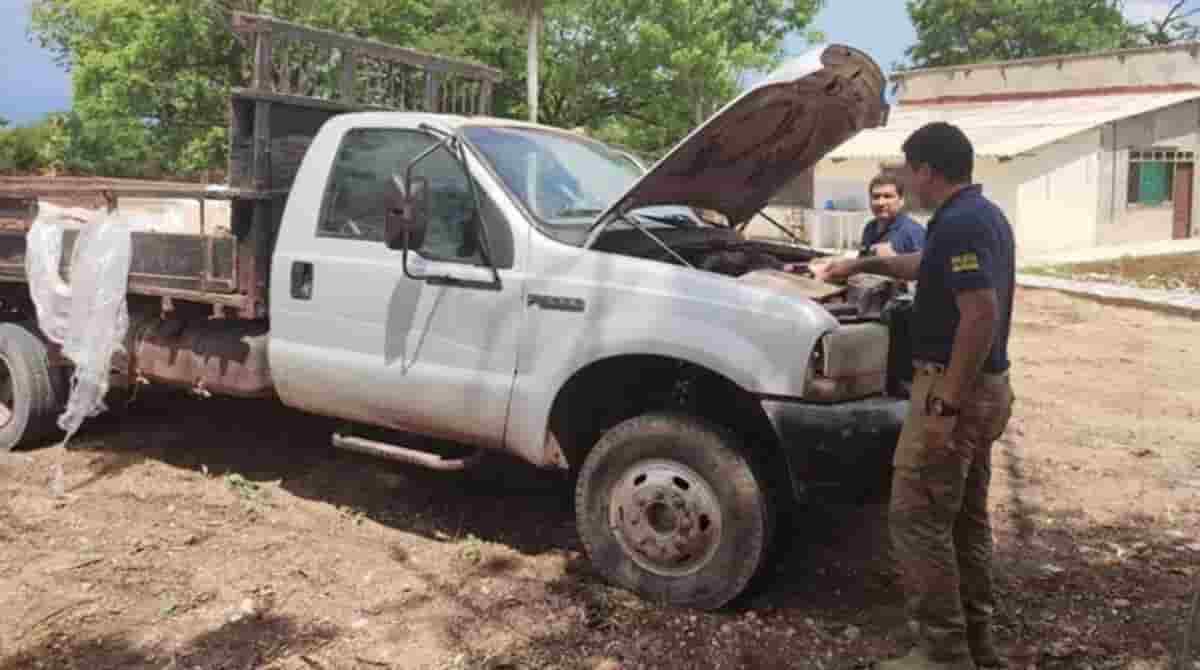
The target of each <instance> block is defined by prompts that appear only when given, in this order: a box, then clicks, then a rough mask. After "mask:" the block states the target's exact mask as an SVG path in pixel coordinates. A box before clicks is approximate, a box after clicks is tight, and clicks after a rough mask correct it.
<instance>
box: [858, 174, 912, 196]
mask: <svg viewBox="0 0 1200 670" xmlns="http://www.w3.org/2000/svg"><path fill="white" fill-rule="evenodd" d="M889 184H890V185H892V186H895V187H896V195H898V196H900V197H901V198H903V197H904V182H902V181H900V178H899V177H897V176H896V175H891V174H879V175H875V178H874V179H872V180H871V183H870V184H867V193H874V192H875V188H876V187H878V186H887V185H889Z"/></svg>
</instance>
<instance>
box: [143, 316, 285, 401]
mask: <svg viewBox="0 0 1200 670" xmlns="http://www.w3.org/2000/svg"><path fill="white" fill-rule="evenodd" d="M267 331H268V328H267V324H266V322H263V321H235V320H228V319H214V320H211V321H205V322H195V323H187V322H184V321H180V320H177V319H169V320H166V321H157V322H155V323H152V324H150V325H148V326H146V327H145V330H143V331H142V332H141V333H139V335H140V337H139V339H138V342H137V343H136V345H135V348H134V352H135V354H134V365H133V367H134V368H135V369H136V371H137V374H139V375H141V376H142V377H144V378H146V379H147V380H149V381H152V382H159V383H164V384H169V385H173V386H186V387H192V388H196V389H198V390H204V391H208V392H211V393H217V394H222V395H231V396H239V397H252V398H258V397H267V396H271V395H273V394H274V383H273V381H272V378H271V368H270V365H269V364H268V360H267Z"/></svg>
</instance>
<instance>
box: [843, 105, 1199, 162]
mask: <svg viewBox="0 0 1200 670" xmlns="http://www.w3.org/2000/svg"><path fill="white" fill-rule="evenodd" d="M1197 98H1200V90H1198V91H1184V92H1177V93H1130V94H1119V95H1093V96H1078V97H1069V98H1043V99H1036V100H1006V101H992V102H971V103H952V104H938V105H916V106H905V105H903V104H900V105H897V106H895V107H893V108H892V111H891V114H890V115H889V117H888V121H887V125H886V126H885V127H883V128H873V129H870V130H864V131H862V132H860V133H859V134H858V135H855V136H854V137H853V138H852V139H850V140H849V141H848V142H845V143H843V144H842V145H841V146H839V147H837V148H836V149H834V150H833V151H831V152H829V153H828V154H826V156H825V160H830V159H852V158H867V159H874V158H880V159H884V158H898V157H902V156H903V155H904V154H903V152H902V151H901V150H900V146H901V145H902V144H903V143H904V140H905V139H907V138H908V136H909V134H911V133H912V131H914V130H916V129H917V128H920V127H921V126H923V125H925V124H926V123H930V122H932V121H946V122H949V123H953V124H954V125H956V126H958V127H960V128H962V129H963V132H965V133H966V134H967V137H968V138H970V140H971V143H972V144H973V145H974V146H975V155H976V156H984V157H993V158H999V157H1008V156H1016V155H1018V154H1022V153H1025V152H1028V151H1030V150H1033V149H1036V148H1038V147H1041V146H1044V145H1047V144H1050V143H1052V142H1056V141H1058V140H1061V139H1063V138H1066V137H1070V136H1072V135H1075V134H1076V133H1081V132H1084V131H1086V130H1091V129H1092V128H1095V127H1097V126H1100V125H1103V124H1106V123H1109V122H1112V121H1117V120H1120V119H1124V118H1128V117H1131V116H1137V115H1139V114H1145V113H1146V112H1152V111H1154V110H1157V109H1162V108H1164V107H1170V106H1171V105H1177V104H1179V103H1181V102H1187V101H1189V100H1195V99H1197Z"/></svg>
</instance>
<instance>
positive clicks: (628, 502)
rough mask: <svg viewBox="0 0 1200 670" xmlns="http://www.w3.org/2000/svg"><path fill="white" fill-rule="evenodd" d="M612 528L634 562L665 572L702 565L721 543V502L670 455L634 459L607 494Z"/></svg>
mask: <svg viewBox="0 0 1200 670" xmlns="http://www.w3.org/2000/svg"><path fill="white" fill-rule="evenodd" d="M608 510H609V527H610V528H611V529H612V531H613V534H614V535H615V536H616V538H617V542H618V543H619V544H620V545H621V548H622V549H624V550H625V553H626V554H627V555H628V556H629V557H630V558H632V559H633V561H634V563H636V564H637V565H639V566H640V567H642V568H643V569H645V570H648V571H649V572H652V573H654V574H657V575H662V576H664V577H683V576H686V575H690V574H693V573H695V572H697V571H699V570H701V569H702V568H703V567H704V566H705V565H707V564H708V562H709V561H710V560H711V559H712V557H713V555H714V554H715V553H716V551H717V548H718V547H719V546H720V544H721V534H722V529H723V528H724V524H723V523H722V522H723V519H722V514H721V504H720V500H719V499H718V498H717V495H716V493H715V492H714V491H713V489H712V487H711V486H710V485H709V484H708V482H707V481H706V480H705V479H704V478H703V477H701V476H700V474H699V473H697V472H696V471H695V470H693V469H691V468H689V467H688V466H686V465H684V464H682V463H679V462H676V461H668V460H645V461H639V462H637V463H634V464H633V465H631V466H630V467H629V468H627V469H626V470H625V472H624V473H623V474H622V475H621V478H620V479H618V480H617V482H616V484H615V485H614V486H613V488H612V492H611V494H610V497H609V506H608Z"/></svg>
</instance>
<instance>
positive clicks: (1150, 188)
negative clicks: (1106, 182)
mask: <svg viewBox="0 0 1200 670" xmlns="http://www.w3.org/2000/svg"><path fill="white" fill-rule="evenodd" d="M1193 159H1194V153H1193V152H1191V151H1179V150H1178V149H1175V148H1170V147H1155V148H1152V149H1133V150H1131V151H1130V152H1129V199H1128V202H1129V204H1131V205H1165V204H1169V203H1170V202H1171V196H1172V194H1173V193H1174V192H1175V166H1176V165H1178V164H1179V163H1189V164H1190V163H1191V162H1192V160H1193Z"/></svg>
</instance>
